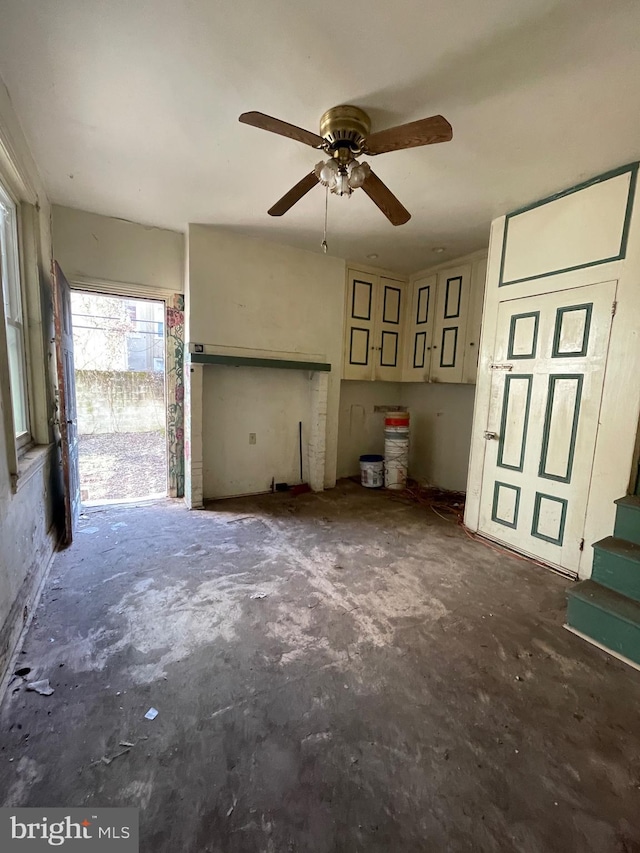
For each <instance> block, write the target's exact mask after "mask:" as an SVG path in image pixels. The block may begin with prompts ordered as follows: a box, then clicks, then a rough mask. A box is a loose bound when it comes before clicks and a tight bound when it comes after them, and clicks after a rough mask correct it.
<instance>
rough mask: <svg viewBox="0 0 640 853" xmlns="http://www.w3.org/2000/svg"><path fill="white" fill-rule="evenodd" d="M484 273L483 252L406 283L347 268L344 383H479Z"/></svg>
mask: <svg viewBox="0 0 640 853" xmlns="http://www.w3.org/2000/svg"><path fill="white" fill-rule="evenodd" d="M486 272H487V257H486V254H480V253H478V254H476V255H471V256H468V257H466V258H464V259H460V261H458V262H452V263H451V264H450V265H447V266H446V267H445V266H440V267H437V268H436V269H435V270H427V271H426V272H423V273H417V274H416V275H414V276H412V277H411V279H410V281H409V282H406V281H403V280H402V279H401V278H395V277H393V276H392V275H387V274H383V273H378V274H375V273H372V272H366V271H364V270H363V269H356V268H351V269H349V270H348V279H347V302H346V308H345V318H346V322H345V344H344V369H343V378H344V379H368V380H374V379H383V380H387V381H390V382H456V383H468V384H474V383H475V381H476V373H477V369H478V352H479V344H480V323H481V318H482V303H483V298H484V283H485V277H486Z"/></svg>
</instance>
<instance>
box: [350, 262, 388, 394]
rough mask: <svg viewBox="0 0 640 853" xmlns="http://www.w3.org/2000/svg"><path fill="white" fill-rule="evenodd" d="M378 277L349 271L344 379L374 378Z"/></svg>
mask: <svg viewBox="0 0 640 853" xmlns="http://www.w3.org/2000/svg"><path fill="white" fill-rule="evenodd" d="M378 284H379V282H378V277H377V276H374V275H368V274H367V273H362V272H357V271H350V272H349V277H348V285H347V306H346V309H347V310H346V325H345V336H344V369H343V371H342V375H343V378H344V379H373V361H374V355H377V352H375V350H374V347H375V346H376V344H375V343H374V328H375V321H376V316H375V315H376V303H377V295H378Z"/></svg>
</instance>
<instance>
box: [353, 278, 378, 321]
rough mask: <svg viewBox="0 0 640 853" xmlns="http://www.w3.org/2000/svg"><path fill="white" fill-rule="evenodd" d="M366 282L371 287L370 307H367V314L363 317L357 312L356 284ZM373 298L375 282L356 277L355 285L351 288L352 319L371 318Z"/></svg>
mask: <svg viewBox="0 0 640 853" xmlns="http://www.w3.org/2000/svg"><path fill="white" fill-rule="evenodd" d="M357 284H365V285H366V286H367V287H368V288H369V307H368V308H367V316H366V317H363V316H361V315H360V314H356V285H357ZM372 298H373V282H372V281H362V279H359V278H354V280H353V287H352V288H351V319H352V320H371V301H372Z"/></svg>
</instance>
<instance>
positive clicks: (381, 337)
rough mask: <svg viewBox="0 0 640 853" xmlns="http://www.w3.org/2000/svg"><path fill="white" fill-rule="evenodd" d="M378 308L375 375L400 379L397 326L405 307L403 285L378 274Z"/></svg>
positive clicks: (393, 379)
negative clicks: (379, 276)
mask: <svg viewBox="0 0 640 853" xmlns="http://www.w3.org/2000/svg"><path fill="white" fill-rule="evenodd" d="M379 286H380V295H379V303H378V304H379V311H378V317H377V318H376V319H377V323H376V341H375V354H376V359H375V362H374V364H375V372H374V378H375V379H384V380H387V381H392V382H395V381H399V380H400V379H402V362H401V360H400V330H401V328H402V312H403V311H404V286H403V283H402V282H399V281H394V280H393V279H390V278H384V276H382V277H381V278H380V285H379Z"/></svg>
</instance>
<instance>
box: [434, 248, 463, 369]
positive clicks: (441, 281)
mask: <svg viewBox="0 0 640 853" xmlns="http://www.w3.org/2000/svg"><path fill="white" fill-rule="evenodd" d="M470 288H471V266H470V265H469V264H465V265H464V266H460V267H455V268H451V269H448V270H444V271H443V272H441V273H438V291H437V300H436V308H435V325H434V331H433V349H432V353H431V371H430V376H431V381H432V382H462V370H463V362H464V356H465V352H464V342H465V334H466V324H467V319H468V313H469V312H468V307H469V293H470Z"/></svg>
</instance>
